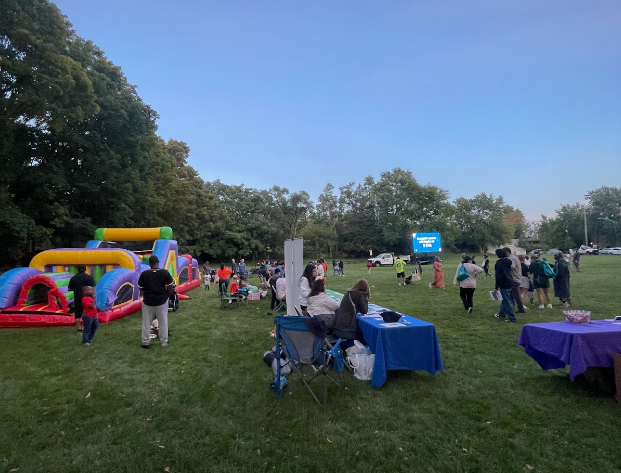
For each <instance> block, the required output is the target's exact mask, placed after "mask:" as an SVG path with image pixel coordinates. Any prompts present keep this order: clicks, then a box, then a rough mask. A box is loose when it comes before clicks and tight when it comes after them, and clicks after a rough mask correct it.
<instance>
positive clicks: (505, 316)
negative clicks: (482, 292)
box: [494, 248, 517, 322]
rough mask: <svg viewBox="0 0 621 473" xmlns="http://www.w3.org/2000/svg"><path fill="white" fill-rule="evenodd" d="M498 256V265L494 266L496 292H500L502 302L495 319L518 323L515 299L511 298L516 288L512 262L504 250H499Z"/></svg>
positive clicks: (497, 251)
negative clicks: (515, 312)
mask: <svg viewBox="0 0 621 473" xmlns="http://www.w3.org/2000/svg"><path fill="white" fill-rule="evenodd" d="M496 256H498V261H496V265H495V266H494V272H495V273H496V285H495V288H494V290H495V291H496V293H498V292H500V295H501V296H502V301H501V302H500V310H499V311H498V313H497V314H495V315H494V317H496V318H497V319H499V320H509V321H510V322H517V319H516V318H515V314H514V313H513V299H512V297H511V293H512V291H513V289H514V288H515V284H514V282H513V276H512V274H511V260H510V259H509V258H508V257H507V256H508V255H507V251H506V250H505V249H504V248H498V249H497V250H496Z"/></svg>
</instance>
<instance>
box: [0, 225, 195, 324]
mask: <svg viewBox="0 0 621 473" xmlns="http://www.w3.org/2000/svg"><path fill="white" fill-rule="evenodd" d="M121 242H122V243H123V244H126V245H124V246H127V247H133V248H135V249H133V250H130V249H124V248H119V247H118V246H119V244H121ZM151 255H156V256H157V257H158V259H159V260H160V268H166V269H167V270H168V271H169V272H170V274H171V275H172V277H173V278H174V280H175V283H176V285H177V293H179V294H182V293H184V292H186V291H189V290H190V289H193V288H195V287H198V286H200V271H199V268H198V262H197V261H196V259H194V258H192V256H190V255H179V254H178V249H177V242H176V241H175V240H173V232H172V229H171V228H170V227H159V228H98V229H97V230H96V231H95V238H94V239H93V240H91V241H89V242H88V243H87V244H86V247H85V248H58V249H55V250H47V251H43V252H41V253H39V254H37V255H36V256H35V257H34V258H33V259H32V261H31V263H30V267H28V268H14V269H11V270H9V271H7V272H6V273H4V274H3V275H2V276H0V327H47V326H63V325H74V324H75V319H74V318H73V315H72V314H71V313H70V310H69V309H70V307H71V304H72V302H73V292H71V291H69V290H68V285H69V280H70V279H71V277H72V276H73V275H74V274H75V273H77V268H76V266H77V265H80V264H82V265H85V266H86V268H87V269H86V272H87V273H89V274H90V275H91V276H93V279H95V282H96V286H95V296H96V306H97V309H98V311H99V316H98V318H99V321H100V322H103V323H107V322H110V321H112V320H115V319H118V318H121V317H125V316H126V315H129V314H132V313H134V312H137V311H139V310H140V308H141V306H142V299H141V298H140V297H139V290H138V278H139V276H140V273H142V271H144V270H146V269H148V268H149V262H148V261H149V257H150V256H151ZM186 298H187V297H186Z"/></svg>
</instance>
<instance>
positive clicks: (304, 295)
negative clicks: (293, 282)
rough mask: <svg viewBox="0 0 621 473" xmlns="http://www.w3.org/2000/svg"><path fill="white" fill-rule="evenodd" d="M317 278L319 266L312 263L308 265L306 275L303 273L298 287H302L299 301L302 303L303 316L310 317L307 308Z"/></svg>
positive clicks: (305, 270)
mask: <svg viewBox="0 0 621 473" xmlns="http://www.w3.org/2000/svg"><path fill="white" fill-rule="evenodd" d="M316 277H317V266H315V265H314V264H312V263H310V264H307V265H306V268H304V273H302V277H301V278H300V280H299V281H298V286H299V287H300V298H299V299H298V301H299V302H300V309H301V310H302V315H308V312H307V311H306V307H307V306H308V296H309V294H310V292H311V289H312V287H313V281H314V280H315V278H316Z"/></svg>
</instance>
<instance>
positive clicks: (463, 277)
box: [457, 264, 470, 282]
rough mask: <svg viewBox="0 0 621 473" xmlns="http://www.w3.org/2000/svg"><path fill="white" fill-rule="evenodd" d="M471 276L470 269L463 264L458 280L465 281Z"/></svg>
mask: <svg viewBox="0 0 621 473" xmlns="http://www.w3.org/2000/svg"><path fill="white" fill-rule="evenodd" d="M469 277H470V273H468V270H467V269H466V267H465V266H464V265H463V264H462V265H461V267H460V268H459V273H458V274H457V280H458V281H459V282H462V281H465V280H466V279H468V278H469Z"/></svg>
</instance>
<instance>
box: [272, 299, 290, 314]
mask: <svg viewBox="0 0 621 473" xmlns="http://www.w3.org/2000/svg"><path fill="white" fill-rule="evenodd" d="M286 310H287V300H286V299H279V298H278V296H276V307H274V312H281V311H286Z"/></svg>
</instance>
